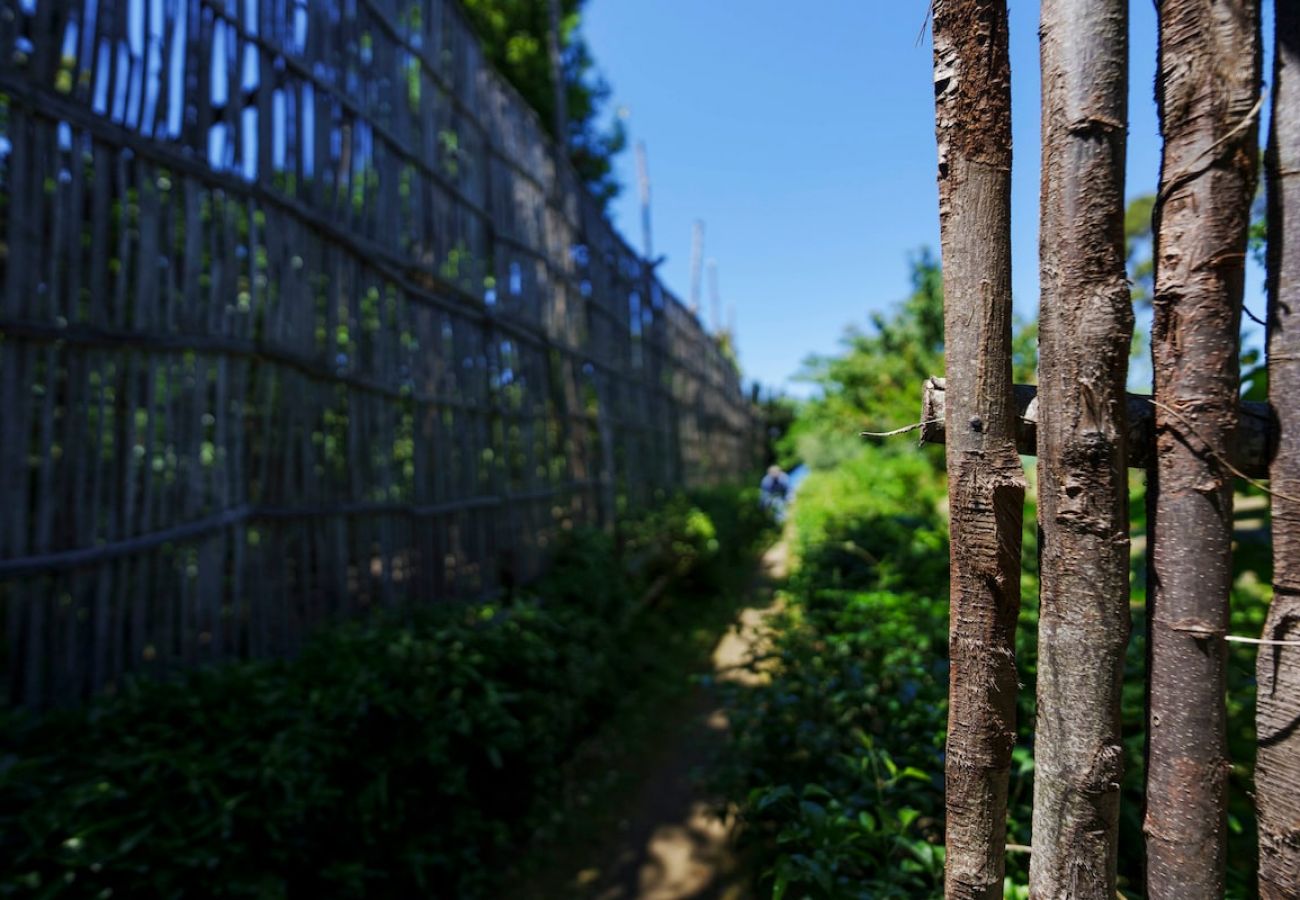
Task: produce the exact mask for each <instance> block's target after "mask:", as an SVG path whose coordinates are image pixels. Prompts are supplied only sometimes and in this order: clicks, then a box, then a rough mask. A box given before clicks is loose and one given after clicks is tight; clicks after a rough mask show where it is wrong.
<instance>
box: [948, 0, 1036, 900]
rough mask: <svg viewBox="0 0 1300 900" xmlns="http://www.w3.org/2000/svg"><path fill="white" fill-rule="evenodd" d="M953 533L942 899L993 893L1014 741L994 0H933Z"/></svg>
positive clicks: (1006, 279) (1007, 325)
mask: <svg viewBox="0 0 1300 900" xmlns="http://www.w3.org/2000/svg"><path fill="white" fill-rule="evenodd" d="M934 77H935V116H936V133H937V138H938V145H939V225H940V234H941V240H942V244H943V286H944V297H945V303H944V327H945V339H944V340H945V350H946V357H947V394H948V403H947V413H946V415H947V426H946V431H947V457H948V473H949V486H948V497H949V503H950V508H951V522H952V526H951V531H952V570H951V584H952V606H951V631H950V638H949V642H950V655H951V670H950V676H949V677H950V687H949V697H950V700H949V710H948V748H947V749H948V753H947V764H946V766H945V777H946V781H947V788H946V791H947V793H946V801H947V810H948V816H947V873H946V884H945V892H946V895H947V896H948V897H950V898H977V897H978V898H984V897H988V898H994V897H1001V896H1002V876H1003V868H1004V847H1005V843H1006V807H1007V780H1008V776H1009V771H1010V764H1011V750H1012V747H1013V746H1014V744H1015V735H1016V729H1015V709H1016V707H1015V704H1016V689H1017V681H1016V665H1015V626H1016V615H1017V613H1018V611H1019V607H1020V574H1019V573H1020V539H1021V519H1022V515H1023V504H1024V478H1023V474H1022V472H1021V469H1020V458H1019V457H1018V456H1017V455H1016V446H1015V438H1016V431H1015V419H1014V408H1015V407H1014V403H1013V400H1012V390H1011V387H1012V384H1011V227H1010V226H1011V66H1010V61H1009V59H1008V56H1007V8H1006V3H1005V0H935V3H934Z"/></svg>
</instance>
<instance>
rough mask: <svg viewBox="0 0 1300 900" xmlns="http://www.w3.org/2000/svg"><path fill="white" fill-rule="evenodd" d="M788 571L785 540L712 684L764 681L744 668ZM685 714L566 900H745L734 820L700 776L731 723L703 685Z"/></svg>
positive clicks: (674, 721) (769, 557)
mask: <svg viewBox="0 0 1300 900" xmlns="http://www.w3.org/2000/svg"><path fill="white" fill-rule="evenodd" d="M785 570H786V548H785V544H784V543H778V544H777V545H775V546H773V547H772V548H771V549H769V550H768V552H767V553H766V554H765V555H764V557H763V563H762V570H761V574H760V577H758V578H757V579H756V580H755V585H754V588H753V590H752V591H751V593H750V598H749V601H748V602H747V603H746V604H745V606H744V607H743V608H742V609H741V611H740V613H739V615H738V616H737V618H736V620H735V621H734V623H733V624H732V626H731V628H729V629H728V630H727V632H726V633H725V634H724V635H723V636H722V638H721V640H719V642H718V644H717V646H716V647H715V648H714V651H713V657H712V670H713V671H712V675H713V680H714V681H718V682H723V681H738V682H740V683H747V682H748V681H749V680H751V679H754V678H757V677H761V676H757V675H755V674H754V673H752V672H750V671H748V670H746V669H744V668H742V666H743V664H744V662H745V660H746V659H748V658H749V656H750V655H751V653H752V652H753V651H754V650H755V648H757V647H758V646H759V645H760V644H761V642H762V640H763V635H764V621H765V619H766V618H767V616H768V614H769V613H770V612H771V611H772V610H773V608H774V603H775V602H776V601H775V599H774V591H773V585H774V583H775V582H776V581H777V580H779V579H781V578H783V577H784V575H785ZM679 712H680V715H676V716H672V715H670V716H666V717H665V718H664V720H662V721H663V728H662V730H661V732H660V734H661V735H662V739H663V740H662V743H661V744H659V746H658V747H656V748H655V749H654V750H653V751H652V754H651V759H650V761H649V763H648V765H647V767H646V769H645V773H644V775H643V776H642V777H641V778H640V779H639V784H638V785H637V787H636V788H635V789H634V790H633V791H632V792H630V797H631V800H630V802H629V803H628V805H627V806H625V807H624V809H623V811H622V815H621V816H620V817H619V820H618V822H617V826H616V828H615V829H614V831H613V833H611V834H610V836H609V839H608V842H607V843H606V845H605V846H604V847H602V848H600V849H599V850H597V851H593V854H592V858H593V859H594V860H597V861H598V862H595V863H593V864H590V865H588V866H587V867H586V868H583V869H581V870H580V871H578V872H577V873H576V874H575V875H574V876H573V878H572V880H571V881H570V883H569V891H570V892H569V893H566V896H574V897H580V898H585V900H745V898H747V897H748V896H749V891H748V883H749V881H750V879H751V874H750V873H749V872H748V871H746V869H745V866H744V864H743V860H741V859H740V858H739V857H738V855H737V853H736V852H735V847H734V842H733V840H732V838H733V835H732V822H731V821H730V820H728V821H726V822H724V821H723V820H722V819H721V818H720V817H719V816H718V811H719V801H718V799H717V798H715V797H710V796H708V795H707V793H706V791H705V786H704V785H703V784H702V779H701V777H700V776H701V775H702V773H703V770H704V769H705V767H706V766H707V765H708V763H709V761H710V760H711V759H712V758H714V756H715V755H716V754H717V753H718V752H719V750H720V749H721V748H722V746H723V743H724V741H725V739H726V730H727V727H728V723H727V713H726V709H725V708H723V707H722V705H721V701H720V699H719V697H718V692H717V691H716V689H714V688H712V687H711V686H709V685H705V684H700V685H697V686H696V687H695V688H694V689H693V690H692V691H691V693H690V694H689V695H688V699H687V700H686V702H684V703H683V704H682V708H681V709H680V711H679Z"/></svg>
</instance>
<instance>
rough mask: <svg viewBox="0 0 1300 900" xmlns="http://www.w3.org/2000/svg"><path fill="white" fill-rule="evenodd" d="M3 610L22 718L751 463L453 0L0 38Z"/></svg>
mask: <svg viewBox="0 0 1300 900" xmlns="http://www.w3.org/2000/svg"><path fill="white" fill-rule="evenodd" d="M0 242H3V243H2V244H0V429H2V432H0V434H2V440H0V606H2V607H3V619H2V622H3V625H2V626H0V627H3V630H4V640H3V654H4V656H3V669H4V671H5V673H6V676H7V678H8V685H9V691H10V693H11V695H12V696H13V698H14V699H15V700H16V701H18V702H21V703H24V704H27V705H30V706H34V707H40V706H48V705H51V704H56V703H63V702H71V701H75V700H76V699H78V698H80V697H84V696H86V695H88V694H90V693H92V692H95V691H99V690H102V689H105V688H111V687H112V686H113V685H115V684H116V683H118V682H119V680H120V679H121V678H122V676H123V675H124V674H126V673H128V672H139V671H142V670H143V671H152V672H165V671H168V670H171V669H174V668H176V667H182V666H192V665H196V664H201V663H205V662H210V661H215V660H219V659H225V658H240V657H254V656H269V655H281V654H289V653H292V652H293V651H294V650H295V648H296V647H297V646H299V644H300V642H301V641H302V639H303V636H304V635H305V633H306V632H307V631H308V630H310V628H311V627H312V626H313V625H315V624H316V623H318V622H320V621H322V620H323V619H326V618H329V617H333V616H338V615H347V614H357V613H361V612H364V611H366V610H371V609H376V608H397V607H402V606H403V605H408V604H416V603H434V602H442V601H446V600H449V599H473V598H476V597H481V596H485V595H489V594H491V593H492V592H494V591H495V590H497V589H499V588H500V587H501V586H503V585H506V584H510V583H518V582H520V581H526V580H527V579H529V578H531V577H533V576H534V575H535V574H537V572H538V571H539V570H540V568H541V567H542V566H543V565H544V564H545V560H546V558H547V548H548V546H549V545H550V544H551V543H552V542H553V541H554V540H555V538H556V536H557V534H558V533H559V532H561V531H562V530H564V529H569V528H572V527H575V526H578V525H589V524H606V525H608V524H609V523H611V522H612V521H613V518H614V517H615V516H616V515H617V511H618V510H621V509H624V508H628V507H629V506H633V507H634V506H636V505H641V504H645V503H649V502H653V501H654V500H655V499H656V498H659V497H661V496H663V494H664V492H666V491H668V490H671V489H673V488H675V487H678V486H683V485H698V484H706V483H710V482H714V481H718V480H720V479H722V478H723V477H726V476H728V475H734V474H735V473H737V472H743V471H748V469H749V468H750V467H751V466H752V465H753V463H754V461H755V459H754V450H755V447H756V445H757V442H758V438H759V435H758V431H757V424H756V419H755V416H754V413H753V410H752V407H751V405H750V404H749V403H748V401H747V399H746V397H745V396H744V393H743V391H742V389H741V385H740V383H739V379H738V376H737V374H736V372H735V370H734V368H733V367H732V366H731V365H730V364H729V363H728V362H727V361H726V360H725V359H724V358H723V356H722V354H721V353H720V352H719V350H718V346H717V344H716V342H715V341H714V340H713V339H712V338H710V337H709V336H708V335H707V334H705V333H704V331H703V330H702V329H701V326H700V323H699V322H698V320H697V319H696V317H695V316H694V315H692V314H691V313H689V312H688V311H687V310H686V309H685V308H684V307H683V306H682V304H681V303H680V302H679V301H678V300H677V299H676V298H674V297H673V296H672V295H671V294H670V293H669V292H668V291H667V290H666V289H665V288H664V287H663V286H662V285H661V284H659V283H658V282H657V281H656V280H655V279H654V277H653V274H652V273H651V272H649V270H648V268H647V267H646V266H645V265H644V262H643V261H642V260H641V259H640V258H639V257H638V256H637V254H636V253H634V252H633V251H632V250H631V249H630V248H629V247H628V246H627V244H626V243H625V242H624V241H623V240H622V239H621V237H620V236H619V235H618V234H616V233H615V232H614V231H613V230H612V229H611V228H610V226H609V225H608V223H607V221H606V220H605V218H604V217H603V215H602V213H601V210H600V209H599V208H598V206H597V204H595V203H594V202H593V201H592V200H591V199H590V198H589V197H588V196H587V194H586V193H585V191H584V190H583V189H582V187H581V185H580V184H579V183H578V182H577V181H576V179H575V177H574V175H573V173H572V171H571V170H570V169H569V167H568V165H567V163H563V162H561V163H557V160H556V157H555V154H554V153H553V151H552V147H551V144H550V142H549V140H548V138H547V137H546V135H545V133H544V131H543V130H542V129H541V127H540V126H539V123H538V121H537V118H536V116H535V115H534V114H533V112H532V111H531V110H530V109H529V108H528V107H527V106H526V105H525V104H524V103H523V101H522V100H521V99H520V98H519V97H518V96H517V95H516V94H515V93H514V92H513V91H512V90H511V89H510V88H509V87H508V86H507V85H506V84H505V82H504V81H503V80H502V79H501V78H499V77H498V76H497V75H496V74H495V73H494V72H493V71H491V69H490V68H489V66H488V65H487V64H486V62H485V61H484V59H483V56H482V53H481V51H480V49H479V47H478V45H477V44H476V42H475V40H474V38H473V36H472V35H471V33H470V31H469V29H468V26H467V24H466V22H465V20H464V18H463V16H462V14H461V12H460V10H459V8H458V7H457V6H456V4H455V3H454V2H451V0H420V2H397V0H321V2H318V0H312V2H310V3H307V2H305V0H225V2H223V0H111V2H109V0H106V2H98V3H96V2H88V3H83V2H69V0H58V2H52V0H34V2H18V3H15V2H13V0H5V2H3V3H2V4H0Z"/></svg>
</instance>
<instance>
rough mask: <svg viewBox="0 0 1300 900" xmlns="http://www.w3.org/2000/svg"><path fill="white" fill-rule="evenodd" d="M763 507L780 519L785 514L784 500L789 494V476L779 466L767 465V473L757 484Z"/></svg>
mask: <svg viewBox="0 0 1300 900" xmlns="http://www.w3.org/2000/svg"><path fill="white" fill-rule="evenodd" d="M759 491H760V495H761V499H762V503H763V508H764V509H770V510H772V512H773V513H775V514H776V517H777V519H780V518H782V517H783V516H784V514H785V501H786V498H787V497H789V495H790V478H789V476H788V475H786V474H785V472H783V471H781V467H780V466H768V469H767V474H766V475H764V476H763V481H762V482H761V483H760V484H759Z"/></svg>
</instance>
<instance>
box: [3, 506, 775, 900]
mask: <svg viewBox="0 0 1300 900" xmlns="http://www.w3.org/2000/svg"><path fill="white" fill-rule="evenodd" d="M758 509H759V507H758V503H757V497H756V496H754V493H753V492H752V491H746V492H736V491H730V492H727V491H712V492H708V493H706V494H702V495H700V496H699V497H698V498H695V499H694V500H687V499H685V498H679V499H675V500H673V501H672V502H671V503H669V504H668V506H667V508H666V509H665V510H661V511H657V512H655V513H653V514H652V515H650V516H649V517H647V519H645V520H644V521H638V522H633V523H631V524H630V525H629V526H628V528H627V529H626V532H627V533H628V534H629V535H632V536H633V537H631V538H629V540H630V541H635V542H636V547H637V553H638V554H639V556H638V565H637V567H636V570H635V571H634V570H633V567H632V566H631V564H630V560H631V553H630V552H626V551H625V552H623V553H621V554H620V553H619V552H618V551H616V549H615V544H614V542H613V540H612V539H611V538H610V537H609V536H607V535H604V534H601V533H591V532H583V533H578V534H575V535H573V536H572V537H571V539H570V540H569V541H568V543H567V544H566V545H565V547H564V548H563V549H562V550H560V551H559V553H558V556H557V559H556V561H555V565H554V567H553V568H552V570H551V571H550V573H549V574H548V575H547V576H546V577H545V578H544V579H542V580H541V581H540V582H539V583H537V584H536V585H533V586H532V587H531V588H530V589H529V590H527V591H526V592H521V593H520V594H518V595H516V596H511V597H508V598H504V599H502V600H501V601H499V602H495V603H491V604H486V605H478V606H459V605H457V606H447V607H442V608H437V609H432V610H425V611H421V612H418V613H415V614H412V615H409V616H406V617H403V618H401V619H396V618H393V619H387V620H371V621H367V622H362V623H350V624H342V625H339V626H336V627H334V628H331V629H329V630H327V631H324V632H322V633H320V634H318V635H317V636H316V637H315V638H314V639H313V640H312V641H311V642H310V644H309V645H308V647H307V648H306V649H305V650H304V652H303V653H302V655H301V656H300V657H299V658H297V659H296V660H294V661H292V662H287V663H266V662H255V663H239V664H232V665H227V666H223V667H219V668H212V669H206V670H202V671H198V672H194V673H191V674H188V675H185V676H183V677H178V678H177V679H176V680H173V681H166V682H133V683H130V684H129V685H128V686H127V687H126V689H125V690H123V691H122V692H121V693H120V694H118V695H117V696H114V697H106V698H103V699H101V700H99V701H97V702H95V703H94V704H93V705H91V706H90V707H89V708H87V709H85V710H80V711H75V712H63V713H57V714H53V715H50V716H47V717H45V718H43V719H39V720H34V719H29V718H27V717H24V716H20V715H17V714H8V716H7V718H6V720H5V721H4V722H3V723H0V724H2V725H3V728H4V736H3V738H0V741H2V743H0V859H2V860H3V863H0V896H24V897H26V896H36V897H83V896H84V897H109V896H116V897H154V896H156V897H178V896H213V897H217V896H220V897H257V898H276V897H297V896H303V897H317V896H319V897H412V896H445V897H467V898H473V897H483V896H493V895H494V890H495V888H496V886H497V879H498V878H499V876H500V874H501V873H502V872H504V871H505V869H507V868H508V865H509V863H510V862H511V861H512V860H513V859H514V858H515V857H516V856H517V854H518V851H519V847H520V846H521V844H522V843H523V841H524V840H525V839H526V838H527V837H528V836H530V835H532V834H534V833H535V832H537V830H538V829H540V828H542V827H543V826H544V825H545V824H546V823H547V822H548V821H549V814H550V811H551V809H552V807H553V805H554V802H555V800H556V797H557V796H558V794H559V792H560V790H561V787H562V785H561V782H562V780H563V776H562V773H563V770H564V764H565V762H566V761H567V760H568V759H569V758H570V757H571V756H572V755H573V753H574V750H575V748H576V747H577V746H579V744H580V742H581V741H582V740H583V739H584V738H585V737H586V736H587V735H589V734H591V733H592V732H593V730H594V729H596V728H598V727H599V726H600V723H601V722H603V721H605V720H606V719H607V718H608V717H609V716H610V715H611V714H612V712H613V710H615V709H616V708H617V707H618V706H619V704H621V703H623V702H625V699H626V697H628V696H629V695H630V694H633V693H634V692H635V691H636V689H637V686H638V684H639V683H640V682H641V681H642V680H643V679H644V677H645V672H646V671H647V670H648V669H649V666H648V660H650V659H651V658H652V657H653V656H654V655H655V654H657V653H661V652H663V650H664V648H665V647H666V646H667V645H668V644H669V643H670V642H671V641H672V640H674V639H675V636H676V635H677V634H678V633H681V632H682V631H683V630H686V629H688V628H689V627H690V625H689V623H690V621H691V619H692V617H694V616H696V615H698V613H696V612H695V608H696V607H697V606H698V605H699V604H700V603H701V602H702V601H700V600H699V599H698V598H700V597H701V596H706V594H704V593H702V592H714V591H716V590H717V587H718V586H719V585H720V584H722V583H723V582H725V581H726V580H727V579H728V578H731V579H733V580H734V577H735V572H736V571H738V570H739V569H740V568H743V566H744V564H745V562H746V561H747V560H749V559H752V557H753V554H754V552H755V550H756V548H757V546H758V542H759V541H760V540H761V537H762V534H763V533H764V531H765V529H766V528H767V527H768V523H767V521H766V520H765V519H764V518H763V517H762V515H761V512H758ZM713 513H717V515H716V518H715V516H714V515H713ZM658 530H663V531H664V532H666V533H668V534H670V535H672V537H671V538H670V539H668V540H666V541H661V542H654V541H651V540H649V538H641V537H635V536H637V535H648V534H650V533H651V532H652V531H658ZM683 559H684V560H685V562H683ZM652 572H662V573H668V576H669V579H670V592H669V594H668V596H669V597H670V599H669V600H664V601H661V603H660V604H659V605H658V606H656V607H654V608H645V607H643V606H642V605H641V604H639V598H641V597H642V596H643V595H644V593H645V591H646V588H647V579H648V577H649V575H650V573H652Z"/></svg>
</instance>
